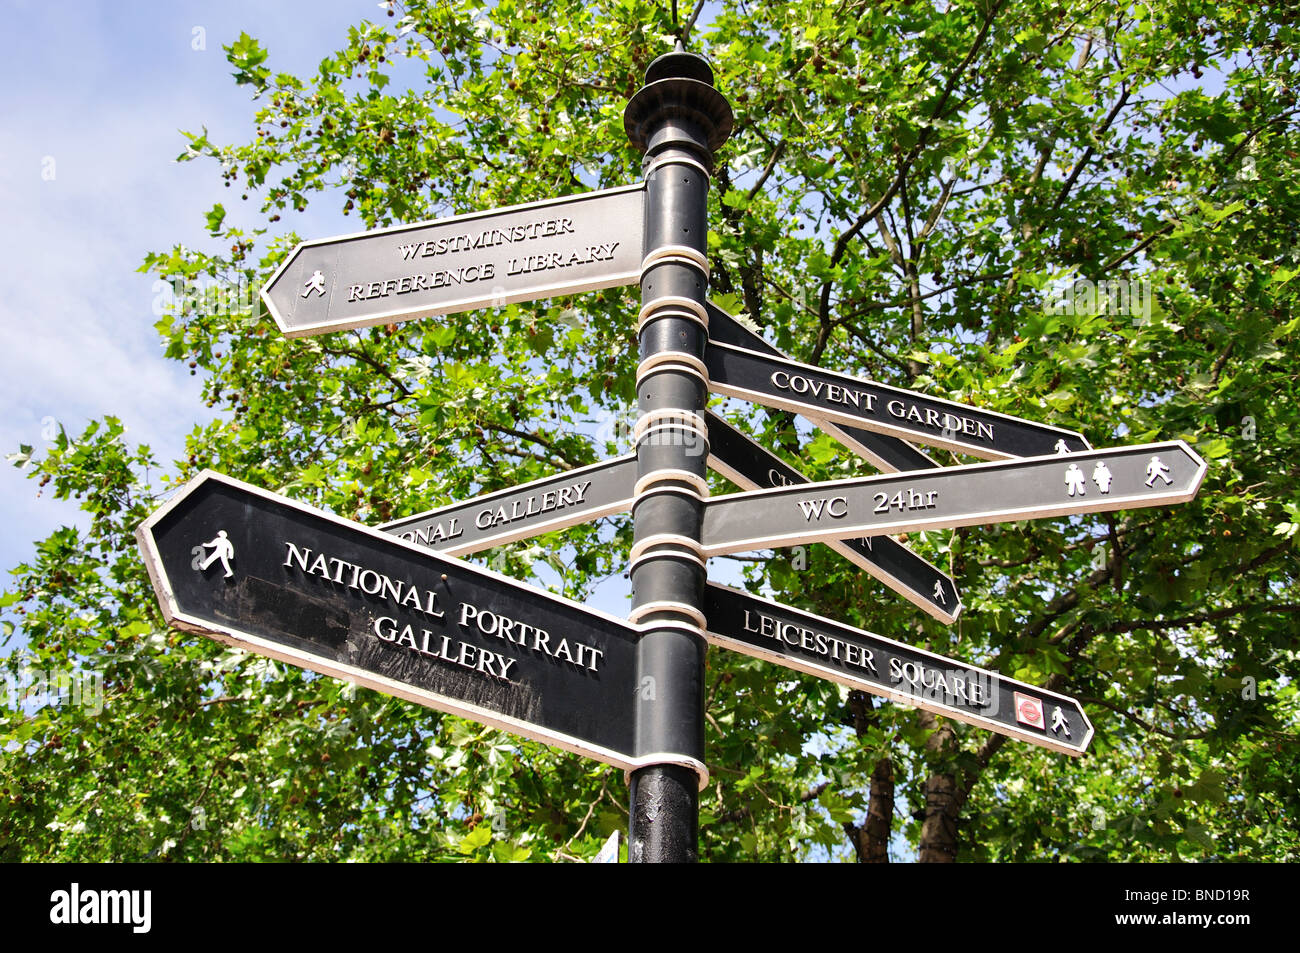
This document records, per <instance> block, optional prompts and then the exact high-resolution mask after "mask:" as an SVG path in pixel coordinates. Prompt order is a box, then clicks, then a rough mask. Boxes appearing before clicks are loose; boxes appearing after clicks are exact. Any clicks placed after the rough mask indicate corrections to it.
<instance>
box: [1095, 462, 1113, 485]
mask: <svg viewBox="0 0 1300 953" xmlns="http://www.w3.org/2000/svg"><path fill="white" fill-rule="evenodd" d="M1092 479H1093V482H1094V483H1096V484H1097V486H1098V487H1100V488H1101V492H1102V493H1109V492H1110V481H1111V480H1112V479H1113V476H1112V474H1111V472H1110V467H1108V466H1106V463H1105V461H1102V460H1098V461H1097V466H1096V467H1095V468H1094V469H1093V471H1092Z"/></svg>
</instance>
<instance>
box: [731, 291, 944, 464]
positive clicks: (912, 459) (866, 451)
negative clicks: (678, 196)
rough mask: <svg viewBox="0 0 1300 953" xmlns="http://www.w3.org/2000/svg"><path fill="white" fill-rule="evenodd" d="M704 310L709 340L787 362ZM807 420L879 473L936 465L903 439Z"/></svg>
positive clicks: (733, 322) (772, 349)
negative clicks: (868, 462)
mask: <svg viewBox="0 0 1300 953" xmlns="http://www.w3.org/2000/svg"><path fill="white" fill-rule="evenodd" d="M705 307H706V308H707V309H708V312H709V338H710V339H711V340H713V341H716V342H718V343H719V344H730V345H731V346H733V347H739V348H745V349H746V350H749V351H757V352H758V353H759V354H769V355H771V356H772V357H778V358H781V359H782V360H786V361H788V360H789V359H790V358H789V357H788V356H787V355H786V354H785V353H784V352H782V351H780V350H778V349H777V348H775V347H773V346H772V345H771V344H768V343H767V341H766V340H764V338H763V337H762V336H761V335H759V334H756V333H754V332H753V331H751V330H750V329H749V328H747V327H745V326H744V325H743V324H741V323H740V322H739V321H738V320H737V319H736V318H734V317H732V316H731V315H730V314H728V313H727V312H726V311H723V310H722V309H721V308H719V307H718V306H717V305H715V304H714V303H713V302H712V301H709V302H706V303H705ZM808 419H809V420H811V421H812V422H813V423H814V424H816V425H817V427H818V429H820V430H823V431H825V432H826V433H827V434H829V435H830V436H831V437H832V438H833V439H835V440H838V441H839V442H840V443H842V444H844V446H846V447H848V448H849V449H850V450H852V451H853V452H854V453H856V454H857V455H858V456H860V457H862V458H863V459H865V460H868V461H870V462H871V464H872V465H873V466H876V467H879V468H880V469H881V470H887V471H890V472H893V473H898V472H906V471H908V470H925V469H929V468H932V467H937V466H938V465H939V464H937V463H935V462H934V461H933V460H931V459H930V458H929V457H927V456H926V455H925V454H924V453H922V452H921V451H920V450H917V449H916V447H914V446H912V445H911V444H910V443H908V442H907V441H906V440H900V439H898V438H897V437H890V436H887V435H886V434H882V433H872V432H871V431H870V430H859V429H858V428H857V427H842V426H840V425H838V424H833V423H831V422H830V421H829V420H826V419H825V418H822V417H816V416H809V417H808Z"/></svg>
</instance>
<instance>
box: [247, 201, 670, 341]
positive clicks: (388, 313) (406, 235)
mask: <svg viewBox="0 0 1300 953" xmlns="http://www.w3.org/2000/svg"><path fill="white" fill-rule="evenodd" d="M644 219H645V186H644V185H641V184H638V185H633V186H627V187H625V188H619V189H608V190H606V191H603V192H588V193H586V194H583V195H573V196H569V197H567V198H559V199H550V200H547V201H545V202H534V203H532V204H530V205H515V206H511V207H509V208H502V209H494V210H492V211H489V212H475V213H473V214H470V215H457V216H455V217H453V218H445V219H439V220H437V221H433V222H423V223H420V224H416V225H402V226H399V227H396V228H384V229H378V230H376V231H371V232H361V233H358V234H355V235H343V236H340V237H338V238H326V239H321V240H317V241H310V242H303V243H302V244H301V245H299V246H298V247H297V248H295V249H294V251H293V254H291V255H290V256H289V257H288V258H287V259H286V260H285V262H284V264H282V265H281V266H280V268H279V270H278V271H276V273H275V275H274V276H272V278H271V280H270V282H268V283H267V286H266V287H265V288H264V289H262V299H263V300H264V301H265V302H266V307H267V310H269V311H270V313H271V316H272V317H273V318H275V322H276V324H278V325H279V326H280V330H281V331H282V332H284V333H285V334H286V335H288V336H289V337H301V336H304V335H309V334H323V333H325V332H326V331H338V330H342V329H344V328H363V327H367V326H369V325H372V324H386V323H391V322H394V321H406V320H410V319H412V318H422V317H428V316H430V315H435V314H452V313H455V312H457V311H468V310H471V309H473V308H487V307H501V306H503V305H506V304H509V303H511V302H513V301H532V300H533V299H536V298H549V297H553V296H555V295H561V294H575V293H577V292H580V291H592V290H594V289H597V288H612V287H616V286H618V285H626V284H633V283H635V282H636V281H638V280H639V279H640V275H641V259H642V256H643V251H644V249H643V247H642V246H643V245H644V231H645V225H644Z"/></svg>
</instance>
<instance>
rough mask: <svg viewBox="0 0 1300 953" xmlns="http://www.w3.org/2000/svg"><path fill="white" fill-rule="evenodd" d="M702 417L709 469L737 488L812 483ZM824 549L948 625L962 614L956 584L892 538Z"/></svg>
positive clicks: (717, 421)
mask: <svg viewBox="0 0 1300 953" xmlns="http://www.w3.org/2000/svg"><path fill="white" fill-rule="evenodd" d="M705 419H706V420H707V421H708V425H709V466H711V467H712V468H713V469H714V470H716V471H717V472H718V473H721V474H722V475H723V476H724V477H726V478H727V479H728V480H730V481H731V482H732V483H734V484H736V486H738V487H740V488H741V489H745V490H757V489H767V488H769V487H779V486H799V485H802V484H806V483H808V482H810V481H809V480H808V478H807V477H806V476H804V475H803V474H802V473H800V472H799V471H798V470H796V469H795V468H794V467H792V466H790V465H789V464H787V463H786V462H785V461H784V460H782V459H781V458H780V457H778V456H777V455H776V454H774V453H772V452H770V451H768V450H767V449H765V448H764V447H761V446H759V445H758V444H757V443H755V442H754V441H753V440H750V439H749V438H748V437H747V436H745V435H744V434H742V433H741V432H740V431H738V430H737V429H736V428H735V427H733V426H731V424H729V423H727V422H726V421H725V420H723V419H722V418H721V417H719V416H717V415H716V414H714V413H712V412H711V411H706V412H705ZM900 442H901V441H900ZM827 545H828V546H830V548H831V549H833V550H835V551H836V552H837V553H839V554H840V555H841V556H843V557H844V558H845V559H847V560H849V562H851V563H853V564H855V565H857V566H860V567H862V568H863V569H865V570H866V571H867V572H869V573H871V575H873V576H875V577H876V578H877V579H879V580H880V581H881V582H883V583H884V584H885V585H887V586H889V587H890V588H891V589H893V590H894V591H896V592H898V593H900V594H901V595H902V596H903V597H904V598H906V599H908V600H909V601H911V602H912V603H914V604H915V605H917V606H919V607H920V608H922V609H924V610H925V611H926V612H928V613H929V614H930V615H932V616H934V617H935V618H936V619H939V620H940V621H942V622H949V623H950V622H955V621H956V619H957V616H959V615H960V614H961V610H962V604H961V595H960V593H958V591H957V584H956V582H954V581H953V580H952V579H951V578H950V577H949V576H947V575H945V574H944V573H942V572H940V571H939V569H938V568H937V567H935V566H932V565H931V564H930V563H928V562H926V561H925V560H924V559H922V558H921V557H920V556H918V555H916V553H914V552H912V551H911V550H910V549H908V548H907V547H906V546H904V545H903V544H902V543H900V542H897V541H896V540H895V539H894V538H893V537H891V536H876V537H873V538H865V539H845V540H839V539H833V540H831V541H830V542H828V543H827Z"/></svg>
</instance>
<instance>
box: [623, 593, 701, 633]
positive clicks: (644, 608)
mask: <svg viewBox="0 0 1300 953" xmlns="http://www.w3.org/2000/svg"><path fill="white" fill-rule="evenodd" d="M656 612H680V613H681V614H682V615H688V616H690V617H691V618H692V619H695V620H696V621H697V622H698V623H699V625H700V630H701V631H700V632H699V633H697V634H698V635H699V636H700V638H703V637H704V635H703V630H704V629H706V628H708V625H709V620H708V619H706V618H705V617H704V613H703V612H701V611H700V610H699V609H697V608H695V606H693V605H689V604H688V603H685V602H673V601H672V600H671V599H663V600H660V601H659V602H647V603H646V604H645V605H641V606H637V607H636V608H634V609H633V610H632V611H631V612H629V613H628V621H629V622H632V623H636V622H639V621H640V620H641V618H642V617H644V616H647V615H653V614H654V613H656Z"/></svg>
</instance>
